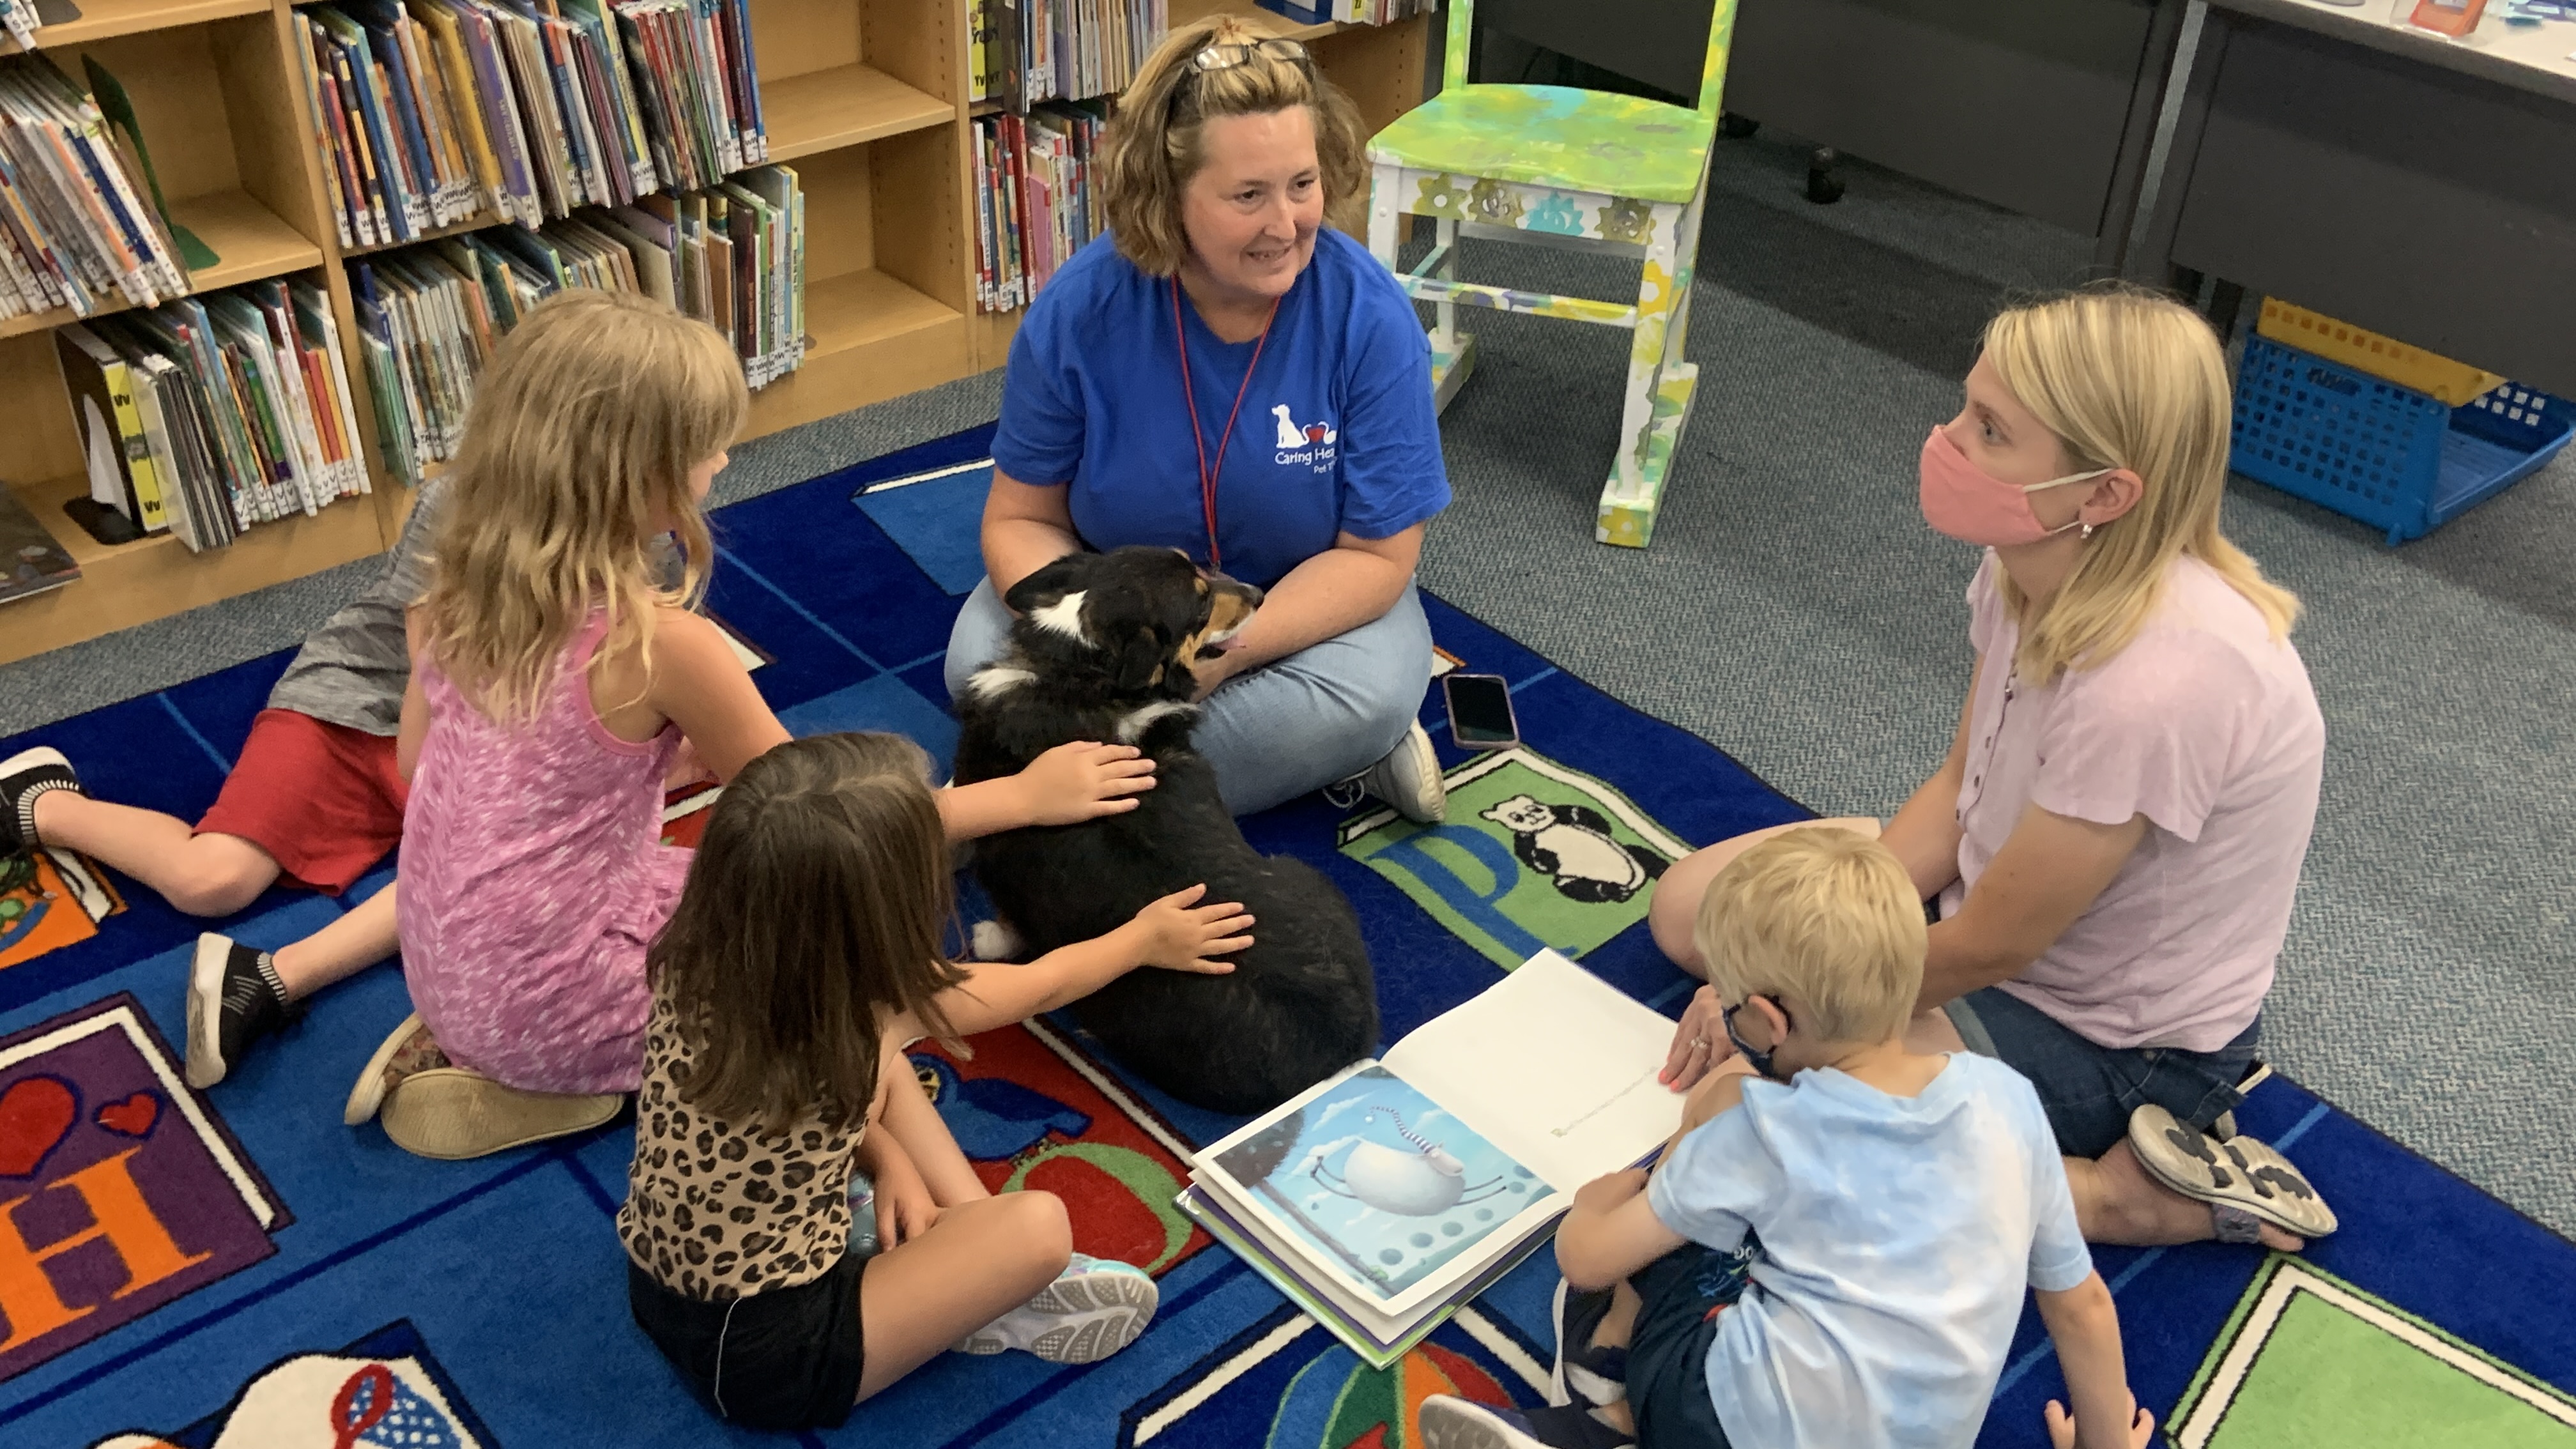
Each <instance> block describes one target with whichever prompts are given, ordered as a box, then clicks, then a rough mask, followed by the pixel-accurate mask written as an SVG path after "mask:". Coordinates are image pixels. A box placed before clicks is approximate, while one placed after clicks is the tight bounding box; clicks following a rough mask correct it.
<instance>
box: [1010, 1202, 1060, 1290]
mask: <svg viewBox="0 0 2576 1449" xmlns="http://www.w3.org/2000/svg"><path fill="white" fill-rule="evenodd" d="M994 1201H995V1202H997V1203H1000V1204H1002V1205H1003V1206H1004V1208H1005V1210H1006V1211H1008V1212H1009V1213H1010V1214H1011V1217H1010V1220H1009V1221H1010V1229H1011V1233H1010V1236H1011V1241H1012V1242H1013V1243H1014V1244H1015V1245H1016V1246H1017V1248H1018V1249H1019V1251H1020V1252H1021V1253H1022V1254H1023V1255H1024V1258H1025V1266H1026V1267H1027V1269H1028V1271H1029V1272H1030V1273H1031V1274H1032V1275H1034V1276H1036V1277H1038V1278H1040V1279H1046V1278H1053V1277H1054V1276H1055V1275H1056V1274H1058V1273H1061V1272H1063V1271H1064V1265H1065V1264H1066V1263H1068V1262H1070V1261H1072V1258H1073V1221H1072V1219H1071V1218H1069V1217H1067V1216H1066V1215H1065V1210H1064V1199H1062V1198H1060V1197H1057V1196H1056V1195H1055V1194H1054V1193H1051V1192H1039V1191H1021V1192H1006V1193H1003V1194H1002V1195H1001V1196H1000V1197H998V1198H996V1199H994Z"/></svg>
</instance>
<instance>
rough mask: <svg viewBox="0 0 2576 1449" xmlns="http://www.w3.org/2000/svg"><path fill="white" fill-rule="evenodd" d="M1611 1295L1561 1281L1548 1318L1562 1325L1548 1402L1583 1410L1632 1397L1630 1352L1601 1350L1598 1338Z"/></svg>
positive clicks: (1613, 1349) (1557, 1281) (1557, 1282)
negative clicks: (1579, 1289) (1578, 1288)
mask: <svg viewBox="0 0 2576 1449" xmlns="http://www.w3.org/2000/svg"><path fill="white" fill-rule="evenodd" d="M1610 1301H1611V1290H1610V1289H1607V1288H1597V1289H1594V1290H1592V1291H1590V1292H1577V1291H1575V1287H1574V1285H1573V1284H1571V1283H1568V1282H1566V1281H1565V1280H1564V1279H1562V1278H1559V1279H1558V1280H1556V1300H1555V1302H1554V1303H1553V1304H1551V1305H1550V1307H1549V1314H1548V1316H1549V1317H1551V1318H1554V1319H1555V1320H1556V1368H1555V1371H1554V1372H1553V1373H1551V1374H1550V1375H1549V1378H1548V1393H1547V1401H1548V1402H1549V1403H1551V1404H1573V1405H1575V1406H1577V1407H1583V1406H1587V1405H1588V1406H1592V1407H1596V1408H1597V1407H1599V1406H1600V1405H1602V1404H1608V1403H1614V1402H1616V1401H1618V1400H1620V1399H1624V1398H1626V1397H1628V1351H1627V1350H1626V1349H1624V1348H1597V1347H1595V1346H1594V1345H1593V1342H1592V1335H1593V1333H1594V1331H1596V1330H1597V1329H1599V1328H1600V1327H1601V1320H1602V1319H1604V1318H1607V1317H1608V1316H1609V1315H1610Z"/></svg>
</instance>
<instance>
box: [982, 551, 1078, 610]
mask: <svg viewBox="0 0 2576 1449" xmlns="http://www.w3.org/2000/svg"><path fill="white" fill-rule="evenodd" d="M1091 557H1093V556H1092V555H1090V554H1080V553H1069V554H1066V555H1065V556H1064V557H1062V558H1060V559H1057V560H1056V561H1055V562H1053V563H1051V564H1048V565H1047V566H1046V567H1044V568H1042V569H1039V570H1038V571H1037V572H1036V573H1033V574H1031V575H1029V576H1028V577H1027V578H1024V579H1022V580H1020V581H1019V582H1018V583H1016V584H1013V585H1011V588H1010V592H1008V593H1006V594H1004V595H1002V603H1003V604H1004V605H1005V606H1006V607H1008V608H1009V609H1010V611H1011V612H1012V613H1014V614H1027V613H1031V612H1034V611H1036V610H1039V609H1043V608H1045V607H1046V606H1047V605H1049V604H1052V603H1054V602H1056V601H1057V600H1059V599H1061V598H1063V597H1064V596H1065V595H1067V594H1070V593H1072V592H1074V591H1075V590H1077V589H1079V588H1081V587H1082V575H1083V573H1084V572H1085V570H1086V569H1087V567H1088V563H1087V561H1088V560H1089V559H1090V558H1091Z"/></svg>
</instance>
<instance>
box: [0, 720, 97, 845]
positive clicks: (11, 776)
mask: <svg viewBox="0 0 2576 1449" xmlns="http://www.w3.org/2000/svg"><path fill="white" fill-rule="evenodd" d="M50 790H69V791H71V792H72V793H73V794H75V795H77V794H80V793H81V782H80V776H78V775H76V774H74V773H72V762H71V761H69V760H66V759H64V758H63V752H62V751H60V750H49V749H46V748H44V747H43V746H41V745H40V746H38V747H37V748H35V749H32V750H21V751H19V752H18V753H17V754H14V755H11V756H10V757H9V758H7V759H5V760H0V855H16V854H19V853H20V852H22V851H28V850H33V849H35V848H36V843H37V842H36V797H37V796H39V795H42V794H44V793H46V792H47V791H50Z"/></svg>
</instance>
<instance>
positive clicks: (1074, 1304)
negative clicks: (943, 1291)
mask: <svg viewBox="0 0 2576 1449" xmlns="http://www.w3.org/2000/svg"><path fill="white" fill-rule="evenodd" d="M1161 1297H1162V1295H1161V1292H1160V1290H1158V1289H1156V1288H1155V1286H1154V1280H1153V1278H1152V1277H1151V1276H1150V1275H1148V1274H1147V1273H1146V1272H1145V1270H1144V1269H1142V1268H1138V1267H1135V1266H1133V1265H1131V1264H1127V1263H1119V1262H1113V1261H1111V1260H1110V1259H1107V1258H1093V1257H1087V1256H1085V1255H1083V1254H1081V1253H1076V1254H1074V1255H1073V1261H1072V1262H1070V1263H1067V1264H1066V1265H1065V1269H1064V1271H1063V1272H1062V1273H1059V1274H1057V1275H1056V1280H1055V1281H1054V1282H1052V1283H1049V1284H1048V1285H1047V1286H1046V1287H1045V1288H1044V1289H1042V1290H1040V1291H1039V1293H1038V1296H1036V1297H1035V1298H1032V1299H1030V1300H1029V1301H1028V1302H1026V1303H1023V1304H1021V1305H1020V1306H1019V1307H1017V1308H1014V1309H1012V1310H1011V1311H1010V1312H1008V1313H1005V1314H1003V1315H1002V1316H1001V1317H999V1318H996V1319H994V1320H993V1321H992V1322H990V1323H988V1324H986V1325H984V1326H983V1327H982V1328H979V1329H977V1330H975V1331H974V1332H973V1333H970V1334H968V1335H966V1338H965V1341H964V1342H962V1343H960V1344H958V1345H957V1351H958V1352H959V1353H1000V1352H1001V1351H1003V1350H1004V1349H1010V1348H1016V1349H1019V1350H1021V1351H1022V1352H1025V1353H1033V1354H1036V1355H1037V1356H1038V1357H1040V1358H1042V1359H1045V1360H1046V1361H1047V1362H1049V1363H1097V1362H1099V1361H1100V1360H1102V1359H1104V1358H1107V1357H1109V1356H1110V1355H1111V1354H1113V1353H1116V1352H1117V1351H1118V1350H1120V1349H1122V1348H1125V1347H1126V1346H1127V1345H1129V1344H1131V1343H1134V1342H1135V1341H1136V1338H1137V1336H1138V1335H1139V1334H1142V1333H1143V1332H1144V1331H1145V1325H1146V1324H1147V1323H1149V1322H1151V1321H1152V1320H1153V1317H1154V1305H1155V1304H1156V1303H1157V1302H1158V1301H1160V1299H1161Z"/></svg>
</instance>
